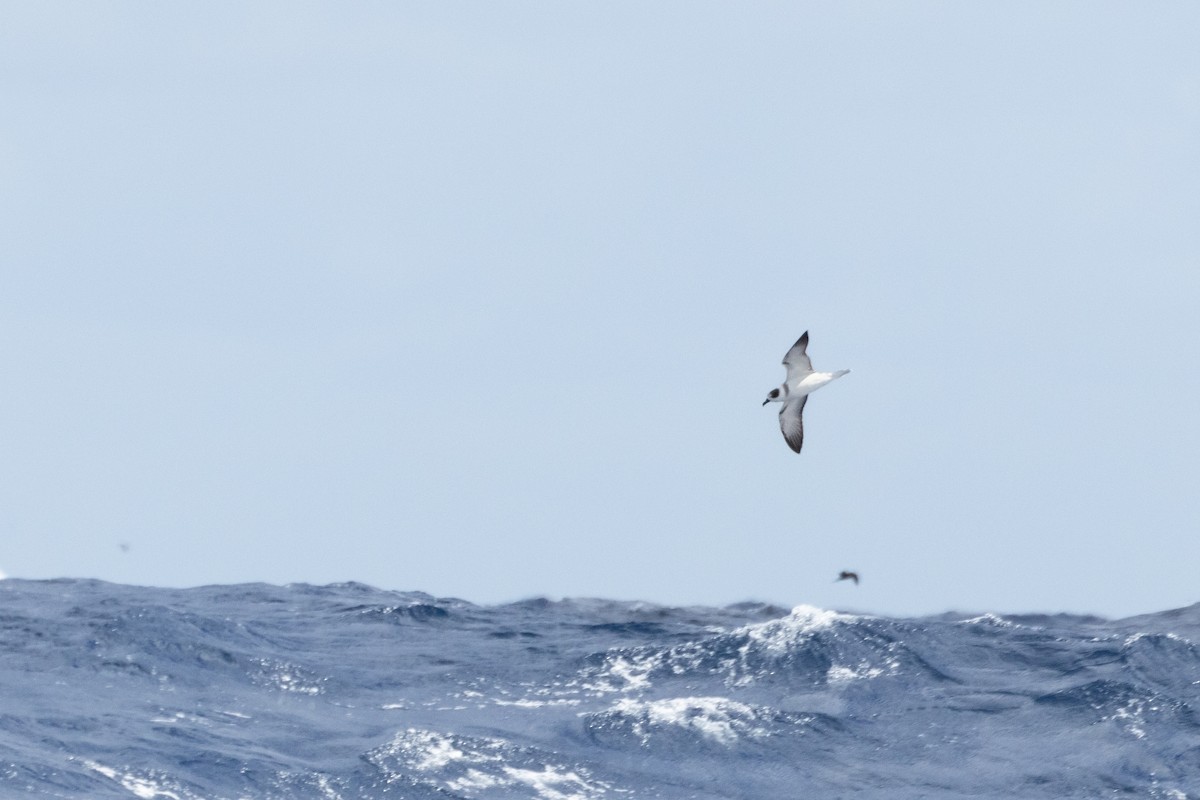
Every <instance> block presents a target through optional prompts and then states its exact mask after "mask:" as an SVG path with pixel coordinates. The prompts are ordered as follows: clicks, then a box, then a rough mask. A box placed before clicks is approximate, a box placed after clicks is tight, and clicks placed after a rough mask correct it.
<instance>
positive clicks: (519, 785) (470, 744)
mask: <svg viewBox="0 0 1200 800" xmlns="http://www.w3.org/2000/svg"><path fill="white" fill-rule="evenodd" d="M391 759H395V761H396V764H397V766H398V767H399V768H400V771H401V772H408V771H413V772H417V773H420V774H421V775H422V776H423V778H424V779H425V780H426V781H428V782H429V783H432V784H435V785H438V786H440V787H442V788H444V789H447V790H449V791H452V792H455V793H456V794H458V795H461V796H463V797H468V798H475V797H483V796H488V795H490V794H492V793H493V792H492V790H496V789H500V790H504V796H506V797H510V796H513V797H517V796H527V797H535V798H539V799H540V800H595V798H598V797H600V796H601V795H603V794H605V793H606V792H607V791H608V790H610V789H611V788H612V787H611V786H610V785H609V784H607V783H604V782H602V781H597V780H594V779H592V778H591V777H590V775H588V773H587V771H586V770H584V769H583V768H580V767H575V768H571V767H567V766H565V765H562V764H555V763H551V762H550V761H549V760H547V759H546V758H544V757H542V756H538V755H531V754H529V753H526V752H525V751H522V750H521V749H520V748H517V747H514V746H513V745H512V744H511V743H509V742H507V741H505V740H503V739H491V738H486V737H463V736H450V735H446V734H442V733H437V732H435V731H427V730H419V729H416V728H410V729H408V730H406V731H403V732H402V733H399V734H397V735H396V737H395V738H394V739H393V740H392V742H391V743H390V744H389V745H387V746H386V747H385V748H383V749H382V750H380V751H378V752H377V753H376V755H375V756H374V757H373V758H372V759H371V761H372V762H373V763H375V764H377V765H379V766H381V767H382V768H384V769H385V770H387V771H389V772H392V771H393V769H392V767H391V764H390V761H391ZM534 766H536V767H537V769H534V768H532V767H534ZM514 792H515V793H516V794H514ZM480 793H484V794H480Z"/></svg>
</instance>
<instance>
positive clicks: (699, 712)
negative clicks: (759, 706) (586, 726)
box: [601, 697, 770, 745]
mask: <svg viewBox="0 0 1200 800" xmlns="http://www.w3.org/2000/svg"><path fill="white" fill-rule="evenodd" d="M605 715H607V716H610V717H613V718H620V719H623V720H624V721H626V722H627V723H628V724H629V727H630V730H632V731H633V733H634V734H635V735H636V736H638V737H640V738H641V740H642V742H643V743H648V742H649V741H650V736H651V733H652V731H653V729H654V728H655V727H673V728H678V729H683V730H688V731H692V732H694V733H697V734H699V735H700V736H702V737H704V738H706V739H710V740H712V741H715V742H719V743H720V744H723V745H732V744H734V743H735V742H737V741H738V739H740V738H742V737H749V738H754V739H761V738H763V737H765V736H768V735H769V733H770V732H769V731H768V730H767V729H766V728H765V727H763V726H762V725H761V721H762V720H761V714H760V713H759V712H758V711H757V710H756V709H755V708H754V707H753V706H749V705H746V704H745V703H739V702H737V701H735V700H729V699H728V698H724V697H674V698H669V699H666V700H650V701H641V700H633V699H629V698H623V699H621V700H619V701H617V703H616V704H614V705H613V706H612V707H611V708H610V709H608V710H607V711H606V712H603V714H602V715H601V716H605Z"/></svg>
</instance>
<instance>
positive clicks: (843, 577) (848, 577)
mask: <svg viewBox="0 0 1200 800" xmlns="http://www.w3.org/2000/svg"><path fill="white" fill-rule="evenodd" d="M838 581H854V585H855V586H858V573H857V572H847V571H846V570H842V572H841V574H839V575H838V576H837V581H834V583H837V582H838Z"/></svg>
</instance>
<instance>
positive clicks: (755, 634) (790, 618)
mask: <svg viewBox="0 0 1200 800" xmlns="http://www.w3.org/2000/svg"><path fill="white" fill-rule="evenodd" d="M856 619H859V617H856V616H854V615H852V614H841V613H838V612H837V611H828V610H826V609H823V608H816V607H815V606H804V605H801V606H796V607H795V608H793V609H792V613H791V614H789V615H787V616H786V617H782V618H780V619H773V620H769V621H768V622H758V623H755V624H753V625H747V626H745V627H744V628H738V629H737V630H735V631H734V633H735V634H737V633H741V634H745V636H746V637H747V642H746V644H745V645H744V646H743V648H742V650H743V653H748V652H749V651H750V650H752V649H758V650H761V651H763V652H767V653H773V654H781V653H785V652H787V651H789V650H791V649H792V648H793V647H795V646H796V645H797V644H800V643H802V642H804V641H806V640H807V639H809V638H811V637H812V635H813V634H814V633H817V632H818V631H823V630H827V629H829V628H832V627H833V626H834V625H835V624H836V623H839V622H853V621H854V620H856Z"/></svg>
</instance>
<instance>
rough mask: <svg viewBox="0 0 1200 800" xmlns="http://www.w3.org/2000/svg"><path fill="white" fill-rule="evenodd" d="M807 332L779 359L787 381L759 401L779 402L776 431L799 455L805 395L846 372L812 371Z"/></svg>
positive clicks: (801, 442)
mask: <svg viewBox="0 0 1200 800" xmlns="http://www.w3.org/2000/svg"><path fill="white" fill-rule="evenodd" d="M807 349H808V331H805V332H804V335H803V336H801V337H800V338H799V339H797V340H796V343H795V344H794V345H792V349H791V350H788V351H787V355H785V356H784V357H783V365H784V366H785V367H787V378H786V379H785V380H784V381H783V385H782V386H780V387H779V388H778V389H772V390H771V391H770V393H768V394H767V399H766V400H763V405H764V406H765V405H766V404H767V403H783V408H781V409H779V428H780V430H782V431H783V438H784V440H785V441H786V442H787V443H788V447H790V448H792V449H793V450H795V451H796V452H797V453H799V452H800V447H801V445H803V444H804V418H803V417H802V416H801V415H802V414H803V413H804V404H805V403H807V402H808V396H809V395H810V394H812V393H813V392H815V391H816V390H817V389H820V388H821V387H822V386H824V385H825V384H827V383H829V382H830V381H832V380H834V379H836V378H840V377H842V376H843V375H845V374H846V373H847V372H849V371H850V370H848V369H839V370H838V371H837V372H813V368H812V362H811V361H809V360H808V353H806V352H804V351H805V350H807Z"/></svg>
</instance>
